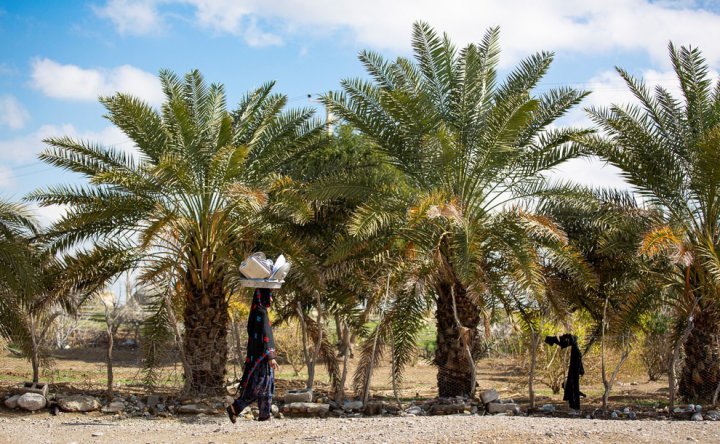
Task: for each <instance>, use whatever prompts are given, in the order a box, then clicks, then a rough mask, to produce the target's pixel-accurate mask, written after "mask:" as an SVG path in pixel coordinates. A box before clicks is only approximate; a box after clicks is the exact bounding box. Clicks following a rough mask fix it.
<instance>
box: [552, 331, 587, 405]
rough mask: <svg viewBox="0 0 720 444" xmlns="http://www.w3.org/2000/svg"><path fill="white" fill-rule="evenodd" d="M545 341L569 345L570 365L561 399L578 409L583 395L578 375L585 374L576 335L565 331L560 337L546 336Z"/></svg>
mask: <svg viewBox="0 0 720 444" xmlns="http://www.w3.org/2000/svg"><path fill="white" fill-rule="evenodd" d="M545 343H547V344H549V345H559V346H560V348H566V347H570V367H569V368H568V374H567V379H566V380H565V393H564V394H563V401H567V402H568V403H569V404H570V408H571V409H575V410H580V396H583V397H584V396H585V394H584V393H583V392H581V391H580V376H582V375H584V374H585V368H584V367H583V363H582V353H581V352H580V348H579V347H578V345H577V337H575V336H573V335H571V334H569V333H566V334H564V335H562V336H560V338H558V337H557V336H546V337H545Z"/></svg>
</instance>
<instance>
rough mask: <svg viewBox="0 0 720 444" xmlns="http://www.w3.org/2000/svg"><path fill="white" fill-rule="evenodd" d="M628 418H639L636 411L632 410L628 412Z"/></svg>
mask: <svg viewBox="0 0 720 444" xmlns="http://www.w3.org/2000/svg"><path fill="white" fill-rule="evenodd" d="M628 418H629V419H632V420H635V419H637V414H636V413H635V412H630V413H629V414H628Z"/></svg>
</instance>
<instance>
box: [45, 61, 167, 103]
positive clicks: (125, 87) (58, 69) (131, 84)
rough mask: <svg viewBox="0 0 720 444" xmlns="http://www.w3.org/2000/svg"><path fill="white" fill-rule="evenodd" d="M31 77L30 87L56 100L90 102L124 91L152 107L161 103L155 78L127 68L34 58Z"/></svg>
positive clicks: (160, 92)
mask: <svg viewBox="0 0 720 444" xmlns="http://www.w3.org/2000/svg"><path fill="white" fill-rule="evenodd" d="M31 78H32V86H33V87H35V88H36V89H38V90H39V91H41V92H42V93H43V94H45V95H46V96H48V97H53V98H56V99H68V100H82V101H88V100H90V101H92V100H97V98H98V97H99V96H103V95H112V94H114V93H116V92H125V93H130V94H132V95H134V96H137V97H140V98H142V99H144V100H146V101H148V102H149V103H151V104H153V105H158V104H160V103H162V100H163V93H162V89H161V87H160V81H159V80H158V78H157V76H155V75H153V74H150V73H149V72H146V71H143V70H141V69H138V68H136V67H134V66H130V65H122V66H118V67H116V68H112V69H86V68H81V67H79V66H77V65H69V64H68V65H63V64H61V63H58V62H56V61H54V60H51V59H47V58H44V59H35V60H33V62H32V74H31Z"/></svg>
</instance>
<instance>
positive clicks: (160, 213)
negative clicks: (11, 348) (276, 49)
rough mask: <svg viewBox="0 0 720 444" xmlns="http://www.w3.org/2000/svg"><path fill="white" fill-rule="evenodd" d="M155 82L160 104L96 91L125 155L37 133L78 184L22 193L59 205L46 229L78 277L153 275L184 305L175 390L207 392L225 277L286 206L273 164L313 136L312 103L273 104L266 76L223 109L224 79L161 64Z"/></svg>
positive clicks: (278, 168) (222, 345)
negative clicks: (179, 380) (125, 145)
mask: <svg viewBox="0 0 720 444" xmlns="http://www.w3.org/2000/svg"><path fill="white" fill-rule="evenodd" d="M160 81H161V84H162V87H163V91H164V93H165V102H164V103H163V105H162V106H161V108H160V110H156V109H154V108H152V107H150V106H149V105H148V104H146V103H144V102H142V101H141V100H139V99H137V98H134V97H131V96H128V95H125V94H116V95H114V96H112V97H104V98H101V99H100V101H101V103H102V104H103V105H104V106H105V108H106V109H107V116H106V117H107V118H108V119H109V120H110V121H111V122H112V123H113V124H115V125H116V126H117V127H118V128H120V129H121V130H122V131H123V132H124V133H125V134H126V135H127V136H128V138H129V139H130V140H131V141H132V142H133V143H134V144H135V148H136V150H135V151H134V152H131V153H128V152H126V151H123V150H122V149H120V148H118V147H112V146H110V147H104V146H101V145H99V144H95V143H91V142H85V141H77V140H73V139H71V138H68V137H60V138H53V139H48V140H46V141H45V142H46V143H47V144H49V145H50V148H48V149H47V150H46V151H44V152H43V153H42V154H41V156H40V157H41V159H42V160H44V161H46V162H48V163H50V164H52V165H55V166H58V167H60V168H63V169H66V170H69V171H73V172H75V173H78V174H80V175H82V176H83V177H84V178H85V179H87V181H88V184H87V185H72V186H55V187H50V188H47V189H44V190H39V191H36V192H34V193H33V194H32V195H31V198H33V199H35V200H37V201H39V202H40V204H41V205H51V204H60V205H67V206H68V208H69V209H68V212H67V214H66V215H65V216H64V217H63V218H62V219H61V220H60V221H58V222H57V223H56V224H54V225H53V226H52V227H51V229H50V232H49V234H48V236H49V237H50V238H51V239H52V243H51V247H52V248H53V250H54V251H56V252H60V253H64V254H65V256H66V257H65V262H66V263H68V264H70V265H71V266H72V267H73V268H74V269H75V270H84V273H81V272H78V273H77V280H78V282H92V281H95V282H107V281H109V280H112V279H115V278H116V277H117V276H119V275H120V274H121V273H123V272H125V271H127V270H139V271H140V273H141V276H142V278H143V279H144V280H145V281H146V282H157V279H158V278H159V277H163V278H164V280H163V282H165V284H164V285H163V286H162V290H161V291H163V292H164V291H166V290H165V289H167V291H168V292H171V293H172V295H173V296H176V297H177V300H179V303H180V304H181V307H182V310H183V319H182V321H183V326H184V338H183V345H184V347H183V349H184V353H185V356H186V361H187V362H186V369H185V384H186V387H185V388H186V390H187V391H190V392H196V393H212V392H217V391H219V390H221V389H222V387H223V383H224V378H223V377H224V374H225V365H226V360H227V341H226V335H227V333H226V326H227V322H228V298H229V295H230V294H232V293H233V291H234V290H236V289H235V288H233V285H232V281H231V279H230V276H231V275H232V274H233V273H235V272H236V270H235V268H236V267H235V265H236V264H237V263H239V261H241V260H242V259H243V258H244V257H245V255H246V254H247V253H248V252H250V251H251V250H252V249H253V246H254V245H255V242H256V241H257V240H258V239H261V238H262V237H263V235H264V234H267V233H270V232H272V227H269V226H268V224H267V223H265V221H266V220H267V218H266V217H265V215H266V214H272V213H273V212H286V211H293V207H292V202H290V203H286V202H285V201H284V200H283V193H282V192H281V190H282V185H283V183H284V180H285V179H284V177H283V176H282V175H281V174H280V172H282V171H283V168H287V166H288V165H289V164H290V163H291V162H292V161H293V160H294V159H295V157H296V156H298V155H299V154H300V153H302V152H303V151H304V150H308V149H310V148H312V147H313V146H314V145H315V144H316V143H318V141H319V140H321V139H322V133H323V132H322V126H321V124H320V122H319V121H318V120H315V119H313V118H312V115H313V110H311V109H299V110H289V111H282V109H283V107H284V106H285V104H286V103H287V98H286V97H285V96H282V95H278V94H273V93H272V88H273V83H268V84H265V85H263V86H261V87H259V88H257V89H255V90H253V91H250V92H249V93H247V94H246V95H245V96H244V97H243V98H242V100H241V101H240V103H239V105H238V107H237V108H236V109H235V110H234V111H228V110H227V109H226V104H225V100H226V99H225V93H224V89H223V87H222V86H221V85H217V84H212V85H210V86H209V87H208V86H207V85H206V84H205V81H204V80H203V77H202V76H201V74H200V73H199V72H198V71H192V72H190V73H188V74H186V75H185V77H184V79H182V78H180V77H178V76H176V75H175V74H173V73H171V72H168V71H161V73H160ZM168 276H170V277H169V278H168ZM156 288H158V287H157V286H156Z"/></svg>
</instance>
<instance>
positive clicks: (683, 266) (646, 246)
mask: <svg viewBox="0 0 720 444" xmlns="http://www.w3.org/2000/svg"><path fill="white" fill-rule="evenodd" d="M669 52H670V60H671V62H672V65H673V68H674V71H675V75H676V76H677V79H678V81H679V86H680V91H681V97H679V98H678V97H675V96H674V95H673V94H672V93H671V92H670V91H668V90H667V89H666V88H664V87H662V86H658V87H656V88H655V91H654V94H653V93H652V92H651V91H649V89H648V88H647V86H646V85H645V83H644V81H643V80H642V79H637V78H635V77H633V76H631V75H630V74H629V73H627V72H626V71H624V70H623V69H621V68H617V71H618V73H619V74H620V76H621V77H622V78H623V79H624V80H625V83H626V84H627V86H628V89H629V90H630V91H631V92H632V93H633V95H634V96H635V98H636V99H637V101H638V103H637V104H635V105H626V106H620V105H612V106H611V107H609V108H591V109H589V110H588V113H589V115H590V117H591V118H592V119H593V121H594V122H595V123H596V124H597V125H598V127H599V129H600V130H601V131H602V134H598V135H595V136H590V137H584V138H583V143H584V144H585V145H586V146H587V147H588V148H589V149H591V150H592V151H594V152H595V153H597V154H598V155H599V156H601V157H603V158H605V159H607V160H608V162H610V163H611V164H612V165H615V166H617V167H618V168H620V169H621V170H622V175H623V177H624V178H625V179H626V180H627V181H628V182H629V183H630V184H632V185H633V186H634V187H635V188H636V190H637V192H638V193H640V194H641V195H642V196H643V197H644V198H645V199H646V200H647V201H648V202H649V203H650V204H652V205H655V206H657V207H658V208H659V209H661V210H662V212H663V215H662V220H661V222H660V223H659V225H657V226H656V227H655V229H653V230H651V231H649V232H648V233H647V234H646V236H645V238H644V240H643V242H642V244H641V252H642V253H644V254H647V255H649V256H651V257H658V256H664V257H669V258H670V259H672V260H673V262H674V271H675V272H674V273H673V274H669V275H665V278H667V280H666V281H665V283H666V284H668V285H670V286H671V287H672V288H675V289H676V290H677V294H678V295H679V298H678V299H679V300H680V302H681V304H680V307H681V308H682V310H684V311H685V312H686V314H687V315H689V316H690V319H691V320H692V321H693V323H692V324H693V325H694V327H693V328H692V331H691V332H690V336H689V337H688V339H687V341H686V342H685V345H684V349H685V367H684V370H683V373H682V376H681V380H680V392H681V394H683V395H684V396H685V397H686V398H687V399H689V400H694V401H704V400H709V399H710V398H711V396H712V392H713V391H714V390H715V388H716V387H717V385H718V383H719V382H720V360H719V359H718V358H719V356H718V349H717V346H716V341H717V338H718V334H720V323H719V321H720V305H719V303H720V299H718V297H719V296H720V292H719V291H718V290H719V289H720V256H719V255H718V247H720V245H719V242H720V149H719V148H718V147H719V146H720V83H716V85H715V86H714V87H713V85H712V81H711V80H710V77H709V74H708V66H707V63H706V62H705V60H704V59H703V57H702V54H701V52H700V51H699V50H698V49H697V48H686V47H681V48H679V49H678V48H676V47H675V46H674V45H673V44H672V43H671V44H670V45H669ZM682 318H683V319H685V316H682ZM681 329H682V328H681Z"/></svg>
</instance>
